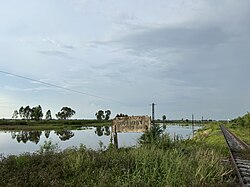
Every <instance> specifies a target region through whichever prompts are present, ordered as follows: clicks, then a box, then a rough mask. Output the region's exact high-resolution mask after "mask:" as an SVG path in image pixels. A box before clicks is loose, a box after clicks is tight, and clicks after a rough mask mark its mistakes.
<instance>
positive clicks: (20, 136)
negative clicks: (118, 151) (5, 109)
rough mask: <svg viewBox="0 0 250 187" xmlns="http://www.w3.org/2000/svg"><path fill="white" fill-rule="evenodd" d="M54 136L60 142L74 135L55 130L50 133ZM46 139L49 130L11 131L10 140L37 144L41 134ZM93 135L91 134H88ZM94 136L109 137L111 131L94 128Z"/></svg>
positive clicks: (49, 133)
mask: <svg viewBox="0 0 250 187" xmlns="http://www.w3.org/2000/svg"><path fill="white" fill-rule="evenodd" d="M52 132H54V134H55V135H57V136H58V137H59V139H60V140H61V141H66V140H69V139H70V138H72V137H73V136H74V135H75V134H74V132H73V131H71V130H56V131H52ZM43 133H44V136H45V137H46V138H47V139H48V138H49V137H50V135H51V131H50V130H45V131H13V132H11V138H12V139H13V140H14V139H15V140H16V141H17V142H18V143H20V142H23V143H26V142H28V141H30V142H33V143H35V144H38V143H39V141H40V138H41V136H42V134H43ZM90 133H93V132H90ZM95 134H96V135H97V136H103V135H105V136H110V134H111V131H110V127H109V126H105V127H96V129H95Z"/></svg>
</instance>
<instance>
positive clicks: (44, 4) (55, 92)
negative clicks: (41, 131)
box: [0, 0, 250, 119]
mask: <svg viewBox="0 0 250 187" xmlns="http://www.w3.org/2000/svg"><path fill="white" fill-rule="evenodd" d="M0 71H6V72H10V73H14V74H18V75H21V76H25V77H28V78H31V79H35V80H40V81H44V82H47V83H50V84H54V85H58V86H60V87H64V88H67V89H73V90H76V91H79V92H82V93H86V94H87V95H84V94H79V93H74V92H71V91H66V90H63V89H60V88H56V87H50V86H47V85H43V84H40V83H37V82H34V81H29V80H25V79H20V78H17V77H15V76H10V75H6V74H3V73H0V118H10V117H11V116H12V114H13V111H14V110H15V109H19V108H20V106H26V105H29V106H31V107H33V106H37V105H39V104H40V105H41V106H42V108H43V111H44V112H46V111H47V110H48V109H51V110H52V114H53V115H54V114H55V113H56V112H58V111H59V110H60V109H61V107H63V106H69V107H71V108H72V109H74V110H75V111H76V115H75V116H74V117H75V118H94V117H95V116H94V114H95V113H96V111H97V110H99V109H102V110H107V109H110V110H111V111H112V117H114V116H115V115H116V114H117V113H125V114H129V115H150V114H151V108H150V103H152V102H154V103H156V104H157V105H156V108H155V110H156V117H157V118H161V116H162V115H163V114H165V115H167V117H168V118H169V119H181V118H184V119H186V118H191V115H192V114H194V115H195V118H199V119H201V117H202V116H204V119H210V118H211V119H232V118H235V117H238V116H240V115H243V114H245V113H246V112H247V111H250V84H249V82H250V81H249V80H250V1H249V0H237V1H236V0H189V1H184V0H174V1H173V0H171V1H170V0H155V1H152V0H136V1H135V0H126V1H124V0H105V1H104V0H36V1H34V0H23V1H20V0H8V1H7V0H5V1H1V2H0ZM89 95H94V96H96V97H93V96H89ZM100 97H101V98H100Z"/></svg>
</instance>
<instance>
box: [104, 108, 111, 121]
mask: <svg viewBox="0 0 250 187" xmlns="http://www.w3.org/2000/svg"><path fill="white" fill-rule="evenodd" d="M110 115H111V111H110V110H106V111H105V120H109V118H110Z"/></svg>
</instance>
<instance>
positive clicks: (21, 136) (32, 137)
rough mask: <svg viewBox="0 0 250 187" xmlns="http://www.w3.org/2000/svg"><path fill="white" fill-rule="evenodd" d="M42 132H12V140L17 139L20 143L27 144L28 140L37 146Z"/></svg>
mask: <svg viewBox="0 0 250 187" xmlns="http://www.w3.org/2000/svg"><path fill="white" fill-rule="evenodd" d="M41 134H42V131H19V132H11V138H12V139H16V140H17V142H18V143H20V142H23V143H26V142H27V141H28V140H29V141H31V142H33V143H35V144H37V143H38V142H39V140H40V136H41Z"/></svg>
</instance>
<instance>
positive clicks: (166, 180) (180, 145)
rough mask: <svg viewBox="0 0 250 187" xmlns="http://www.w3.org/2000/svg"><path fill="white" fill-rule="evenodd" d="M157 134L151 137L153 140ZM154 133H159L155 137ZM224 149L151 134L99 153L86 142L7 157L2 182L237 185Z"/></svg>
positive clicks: (0, 167)
mask: <svg viewBox="0 0 250 187" xmlns="http://www.w3.org/2000/svg"><path fill="white" fill-rule="evenodd" d="M150 137H151V138H150ZM153 137H154V136H153ZM222 158H224V153H223V152H221V150H220V149H217V148H215V147H213V146H209V145H207V144H206V143H204V142H203V141H201V140H200V141H197V140H187V141H181V140H178V141H173V140H172V139H170V138H169V137H168V136H167V135H164V136H161V137H156V138H155V137H154V138H153V139H152V136H151V135H150V134H149V135H147V137H146V139H145V137H144V143H143V144H141V145H140V146H139V147H137V148H120V149H114V148H112V146H111V147H109V148H108V149H107V150H102V149H100V150H99V151H94V150H88V149H86V148H85V147H84V146H81V147H80V148H72V149H68V150H64V151H62V152H57V151H56V147H55V146H53V145H51V144H50V143H48V142H47V143H46V144H45V145H44V146H43V147H42V148H41V150H40V151H39V152H37V153H35V154H25V155H21V156H10V157H8V158H2V161H1V162H0V186H8V185H9V186H178V187H179V186H226V185H234V182H233V181H234V177H233V176H232V170H231V169H230V166H229V165H227V164H225V163H224V162H222Z"/></svg>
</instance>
